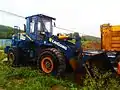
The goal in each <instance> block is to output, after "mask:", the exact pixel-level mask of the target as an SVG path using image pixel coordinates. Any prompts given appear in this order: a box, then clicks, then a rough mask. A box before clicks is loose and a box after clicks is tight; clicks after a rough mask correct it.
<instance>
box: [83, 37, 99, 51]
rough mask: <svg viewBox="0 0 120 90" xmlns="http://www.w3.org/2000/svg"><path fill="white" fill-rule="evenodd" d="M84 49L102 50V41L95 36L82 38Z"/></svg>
mask: <svg viewBox="0 0 120 90" xmlns="http://www.w3.org/2000/svg"><path fill="white" fill-rule="evenodd" d="M81 39H82V47H83V49H84V50H100V49H101V39H100V38H99V37H94V36H82V37H81Z"/></svg>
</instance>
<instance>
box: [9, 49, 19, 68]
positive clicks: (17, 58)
mask: <svg viewBox="0 0 120 90" xmlns="http://www.w3.org/2000/svg"><path fill="white" fill-rule="evenodd" d="M10 53H11V54H13V56H14V59H13V60H12V63H9V60H10V55H9V54H10ZM18 55H19V53H18V48H13V49H9V51H8V54H7V58H8V64H9V65H10V66H18V65H19V56H18Z"/></svg>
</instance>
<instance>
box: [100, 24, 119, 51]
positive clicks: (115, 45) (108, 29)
mask: <svg viewBox="0 0 120 90" xmlns="http://www.w3.org/2000/svg"><path fill="white" fill-rule="evenodd" d="M101 48H102V49H103V50H105V51H120V25H115V26H112V25H110V24H103V25H101Z"/></svg>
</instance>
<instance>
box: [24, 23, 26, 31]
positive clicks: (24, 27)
mask: <svg viewBox="0 0 120 90" xmlns="http://www.w3.org/2000/svg"><path fill="white" fill-rule="evenodd" d="M24 32H26V25H25V24H24Z"/></svg>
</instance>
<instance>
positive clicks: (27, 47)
mask: <svg viewBox="0 0 120 90" xmlns="http://www.w3.org/2000/svg"><path fill="white" fill-rule="evenodd" d="M25 19H26V25H24V32H21V30H19V29H17V30H16V33H15V34H14V35H13V36H12V44H11V46H6V48H5V50H4V51H5V53H6V54H7V57H8V62H9V64H10V65H12V66H21V65H27V64H28V63H29V62H34V63H36V65H37V67H39V69H40V70H41V71H42V72H44V73H46V74H51V75H55V76H59V75H63V74H64V73H65V72H69V73H70V72H75V73H80V74H81V75H83V73H88V74H89V75H90V76H93V74H94V71H92V68H93V66H96V67H98V68H99V69H100V70H103V71H108V70H113V71H114V69H113V67H112V65H111V62H110V61H109V59H108V56H107V55H106V53H105V52H102V51H100V52H97V53H94V52H89V51H83V49H82V47H81V37H80V36H79V34H78V33H73V34H72V35H63V34H59V33H58V34H57V35H53V27H55V20H56V19H55V18H53V17H50V16H46V15H43V14H37V15H32V16H28V17H26V18H25ZM71 40H75V43H72V42H71Z"/></svg>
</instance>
